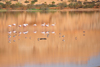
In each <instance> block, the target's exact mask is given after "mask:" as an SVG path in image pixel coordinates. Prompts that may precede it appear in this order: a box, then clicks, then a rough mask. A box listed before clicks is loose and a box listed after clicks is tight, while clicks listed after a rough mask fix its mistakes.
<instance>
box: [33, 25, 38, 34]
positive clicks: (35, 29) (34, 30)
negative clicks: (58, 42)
mask: <svg viewBox="0 0 100 67" xmlns="http://www.w3.org/2000/svg"><path fill="white" fill-rule="evenodd" d="M33 26H34V27H36V26H37V24H33ZM34 33H37V31H36V28H35V29H34Z"/></svg>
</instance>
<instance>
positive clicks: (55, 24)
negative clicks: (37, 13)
mask: <svg viewBox="0 0 100 67" xmlns="http://www.w3.org/2000/svg"><path fill="white" fill-rule="evenodd" d="M55 25H56V23H54V24H51V26H52V27H53V31H52V33H53V34H54V33H55V31H54V26H55Z"/></svg>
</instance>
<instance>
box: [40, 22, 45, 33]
mask: <svg viewBox="0 0 100 67" xmlns="http://www.w3.org/2000/svg"><path fill="white" fill-rule="evenodd" d="M41 26H42V32H41V33H42V34H45V32H44V31H43V27H44V26H45V23H43V24H41Z"/></svg>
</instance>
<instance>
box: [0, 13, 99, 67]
mask: <svg viewBox="0 0 100 67" xmlns="http://www.w3.org/2000/svg"><path fill="white" fill-rule="evenodd" d="M14 23H15V24H16V26H11V27H8V25H12V24H14ZM44 23H45V24H46V25H49V26H48V27H46V26H41V25H42V24H44ZM23 24H28V26H26V27H23ZM34 24H36V25H37V26H33V25H34ZM52 24H55V26H52ZM19 25H22V26H21V27H19ZM14 31H15V32H14ZM97 66H100V12H93V11H91V12H86V11H85V12H82V11H78V12H77V11H70V12H69V11H67V12H59V11H57V12H54V11H53V12H0V67H97Z"/></svg>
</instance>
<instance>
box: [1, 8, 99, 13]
mask: <svg viewBox="0 0 100 67" xmlns="http://www.w3.org/2000/svg"><path fill="white" fill-rule="evenodd" d="M1 11H43V10H6V9H5V10H3V9H1V10H0V12H1ZM44 11H100V8H85V9H83V8H79V9H62V10H56V9H55V10H44Z"/></svg>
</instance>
